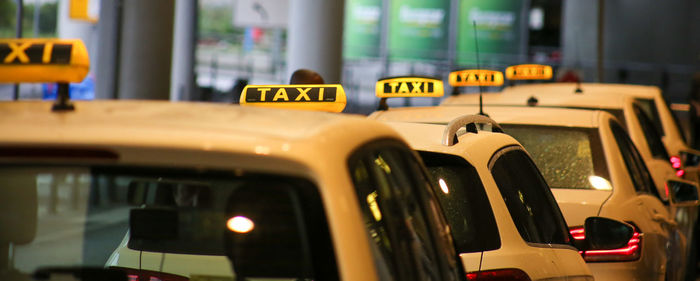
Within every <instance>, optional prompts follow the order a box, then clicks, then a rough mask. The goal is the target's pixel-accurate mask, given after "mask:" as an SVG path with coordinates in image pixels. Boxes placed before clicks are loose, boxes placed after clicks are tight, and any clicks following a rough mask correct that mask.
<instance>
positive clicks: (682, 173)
mask: <svg viewBox="0 0 700 281" xmlns="http://www.w3.org/2000/svg"><path fill="white" fill-rule="evenodd" d="M683 175H685V170H683V169H680V170H677V171H676V176H678V177H679V178H682V177H683Z"/></svg>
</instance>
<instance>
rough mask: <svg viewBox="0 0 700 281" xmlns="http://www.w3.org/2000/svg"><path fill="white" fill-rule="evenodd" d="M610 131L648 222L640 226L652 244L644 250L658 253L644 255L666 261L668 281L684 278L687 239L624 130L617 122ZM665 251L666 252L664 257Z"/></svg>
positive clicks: (636, 202)
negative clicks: (653, 249) (662, 199)
mask: <svg viewBox="0 0 700 281" xmlns="http://www.w3.org/2000/svg"><path fill="white" fill-rule="evenodd" d="M610 129H611V130H612V133H613V136H614V138H615V141H616V142H617V145H618V147H619V149H620V153H621V154H622V158H623V160H624V162H625V166H626V168H627V172H628V174H629V177H630V179H631V180H632V182H633V184H634V187H635V190H636V197H635V198H634V199H633V200H634V202H635V203H634V204H636V205H637V208H638V209H639V211H640V212H641V214H640V215H641V216H643V217H645V218H646V219H647V220H646V222H644V224H645V225H644V226H642V225H637V227H639V228H641V229H640V230H641V231H642V232H643V233H645V238H644V239H645V240H648V241H649V242H647V243H648V244H644V245H643V246H647V247H650V246H651V247H653V248H655V249H656V251H655V252H652V251H649V249H648V250H646V251H645V253H647V254H651V255H657V256H655V257H653V258H660V259H663V258H664V257H665V260H666V264H667V268H666V272H667V277H668V278H669V279H668V280H677V279H676V278H677V276H675V275H676V274H678V275H680V274H681V270H682V266H680V265H681V264H682V263H683V262H684V259H685V258H684V257H685V256H686V255H685V238H684V237H683V235H681V234H680V231H679V230H678V228H677V223H676V222H675V221H674V220H673V217H672V216H671V215H670V213H669V212H668V210H667V208H666V206H664V204H663V203H662V202H661V199H660V196H659V194H658V192H657V188H656V186H654V180H653V179H652V177H651V174H650V173H649V170H648V169H647V167H646V165H645V163H644V160H643V159H642V157H641V155H640V154H639V151H637V149H636V147H635V146H634V144H633V143H632V141H631V140H630V138H629V137H628V136H627V134H626V133H625V132H624V129H622V127H621V126H620V125H618V124H617V123H616V122H611V124H610ZM643 228H646V229H643ZM668 243H670V247H667V246H666V245H667V244H668ZM662 249H665V255H664V250H662ZM661 262H663V261H661ZM669 275H670V276H669Z"/></svg>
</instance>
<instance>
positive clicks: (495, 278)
mask: <svg viewBox="0 0 700 281" xmlns="http://www.w3.org/2000/svg"><path fill="white" fill-rule="evenodd" d="M467 280H479V281H501V280H503V281H505V280H514V281H530V277H529V276H527V273H525V272H524V271H522V270H520V269H517V268H506V269H496V270H484V271H479V272H469V273H467Z"/></svg>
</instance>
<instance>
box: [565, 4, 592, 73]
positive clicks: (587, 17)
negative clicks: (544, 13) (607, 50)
mask: <svg viewBox="0 0 700 281" xmlns="http://www.w3.org/2000/svg"><path fill="white" fill-rule="evenodd" d="M563 10H564V11H563V15H562V19H563V20H564V22H563V23H562V53H563V58H562V61H563V65H564V66H566V67H576V68H579V69H582V70H583V79H584V80H586V81H591V80H593V79H594V77H595V75H596V73H595V66H596V56H597V51H596V47H597V43H598V41H597V35H598V30H597V29H596V28H595V26H596V24H597V22H598V5H597V2H595V1H576V0H566V1H563Z"/></svg>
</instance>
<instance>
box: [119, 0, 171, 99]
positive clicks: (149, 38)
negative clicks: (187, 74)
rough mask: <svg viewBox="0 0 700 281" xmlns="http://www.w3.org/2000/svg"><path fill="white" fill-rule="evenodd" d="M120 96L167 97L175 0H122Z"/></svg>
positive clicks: (168, 97) (134, 97)
mask: <svg viewBox="0 0 700 281" xmlns="http://www.w3.org/2000/svg"><path fill="white" fill-rule="evenodd" d="M122 3H123V7H122V17H121V31H120V41H119V45H120V52H119V81H118V82H117V83H118V86H117V87H118V89H119V90H118V93H117V97H118V98H120V99H156V100H168V99H170V63H171V60H172V44H173V18H174V11H175V1H174V0H158V1H143V0H123V2H122Z"/></svg>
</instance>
